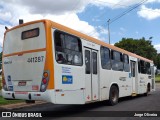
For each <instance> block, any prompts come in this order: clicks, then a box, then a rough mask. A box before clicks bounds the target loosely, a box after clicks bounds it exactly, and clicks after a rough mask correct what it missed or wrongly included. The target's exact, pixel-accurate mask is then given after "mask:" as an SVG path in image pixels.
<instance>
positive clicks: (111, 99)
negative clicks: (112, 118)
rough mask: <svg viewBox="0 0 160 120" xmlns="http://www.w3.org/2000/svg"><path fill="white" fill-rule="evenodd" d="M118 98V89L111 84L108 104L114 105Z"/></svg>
mask: <svg viewBox="0 0 160 120" xmlns="http://www.w3.org/2000/svg"><path fill="white" fill-rule="evenodd" d="M118 98H119V91H118V88H117V87H116V86H114V85H113V86H111V88H110V93H109V104H110V105H112V106H113V105H116V104H117V103H118Z"/></svg>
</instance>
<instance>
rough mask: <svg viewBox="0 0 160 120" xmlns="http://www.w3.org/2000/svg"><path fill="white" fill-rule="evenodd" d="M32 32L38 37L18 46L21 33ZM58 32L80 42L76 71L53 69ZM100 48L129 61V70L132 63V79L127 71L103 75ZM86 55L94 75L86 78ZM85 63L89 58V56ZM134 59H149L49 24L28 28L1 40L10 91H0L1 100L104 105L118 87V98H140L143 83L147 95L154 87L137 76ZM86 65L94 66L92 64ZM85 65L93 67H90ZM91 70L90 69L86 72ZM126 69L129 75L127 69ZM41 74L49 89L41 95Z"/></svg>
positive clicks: (59, 65)
mask: <svg viewBox="0 0 160 120" xmlns="http://www.w3.org/2000/svg"><path fill="white" fill-rule="evenodd" d="M44 23H46V24H44ZM35 28H39V30H40V31H39V36H37V37H33V38H28V39H23V40H22V36H21V33H22V32H23V31H28V30H32V29H35ZM57 30H58V31H61V32H63V33H65V34H66V35H71V36H76V37H77V38H78V39H79V40H80V41H81V47H82V50H81V51H80V52H81V53H82V61H83V63H82V64H81V65H73V64H70V65H69V64H62V63H58V61H57V53H58V52H59V51H58V52H57V51H56V49H55V44H56V43H55V36H54V35H55V32H56V31H57ZM13 46H14V47H13ZM101 46H105V47H108V49H109V50H110V52H111V50H114V51H117V52H119V53H122V55H123V54H126V55H128V57H129V64H130V63H131V62H133V63H135V64H134V65H135V67H136V69H135V71H134V72H135V76H133V77H132V76H131V73H132V72H131V70H130V71H129V72H125V71H124V70H122V71H121V70H120V71H118V70H112V68H111V69H110V70H106V69H103V68H102V63H101ZM78 47H79V44H78ZM69 50H71V49H69ZM85 50H89V51H90V52H91V54H92V52H95V53H96V54H97V74H96V75H94V74H92V73H91V74H89V75H88V74H87V73H86V56H85V55H86V53H85ZM56 52H57V53H56ZM60 52H61V51H60ZM62 52H63V51H62ZM78 52H79V51H78ZM90 57H91V58H92V55H91V56H90ZM38 58H40V59H41V60H40V61H39V62H35V59H38ZM42 58H43V60H42ZM139 59H142V60H144V61H146V62H150V63H152V61H150V60H148V59H145V58H143V57H140V56H138V55H135V54H133V53H130V52H127V51H125V50H122V49H120V48H117V47H114V46H111V45H108V44H106V43H103V42H101V41H97V40H96V39H94V38H92V37H89V36H86V35H84V34H81V33H79V32H76V31H74V30H71V29H69V28H66V27H64V26H62V25H59V24H57V23H54V22H51V21H47V20H44V21H39V22H38V21H36V22H32V23H27V24H25V25H24V26H23V25H22V26H21V25H20V26H19V27H17V28H14V29H11V30H10V31H8V32H6V34H5V40H4V52H3V71H4V78H5V81H6V84H7V87H8V88H9V91H4V89H3V90H2V95H3V97H4V98H11V99H13V98H15V99H26V100H44V101H47V102H52V103H55V104H86V103H90V102H96V101H103V100H108V99H109V93H110V88H111V86H112V85H116V86H118V91H119V97H125V96H130V95H132V94H133V93H136V94H142V93H145V92H146V90H147V84H148V83H150V84H151V87H152V86H153V87H152V89H155V87H154V86H155V84H154V82H155V81H154V75H152V76H151V78H150V75H148V74H141V73H139V72H138V60H139ZM93 60H94V59H93ZM110 61H112V59H110ZM91 62H93V61H92V60H91ZM121 62H123V61H121ZM90 65H91V66H92V67H93V66H94V64H92V63H91V64H90ZM123 65H124V63H123ZM92 67H91V68H90V69H91V72H92ZM123 69H124V68H123ZM130 69H132V68H131V66H130ZM46 70H48V71H49V74H50V76H52V77H50V81H49V83H48V86H49V87H48V88H47V89H46V91H44V92H41V91H40V87H41V83H42V79H43V73H44V71H46ZM152 74H154V72H153V73H152ZM153 84H154V85H153ZM30 96H31V98H30Z"/></svg>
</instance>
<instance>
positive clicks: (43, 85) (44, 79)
mask: <svg viewBox="0 0 160 120" xmlns="http://www.w3.org/2000/svg"><path fill="white" fill-rule="evenodd" d="M48 81H49V71H44V72H43V77H42V82H41V88H40V91H41V92H44V91H46V88H47V85H48Z"/></svg>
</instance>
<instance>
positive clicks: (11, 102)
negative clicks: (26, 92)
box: [0, 96, 24, 106]
mask: <svg viewBox="0 0 160 120" xmlns="http://www.w3.org/2000/svg"><path fill="white" fill-rule="evenodd" d="M20 102H24V100H5V99H4V98H3V97H2V96H0V106H1V105H7V104H14V103H20Z"/></svg>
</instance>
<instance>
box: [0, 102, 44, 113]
mask: <svg viewBox="0 0 160 120" xmlns="http://www.w3.org/2000/svg"><path fill="white" fill-rule="evenodd" d="M45 103H47V102H44V101H35V103H28V104H27V103H25V102H21V103H16V104H8V105H2V106H0V111H5V110H17V109H22V108H25V107H30V106H35V105H40V104H45Z"/></svg>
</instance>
